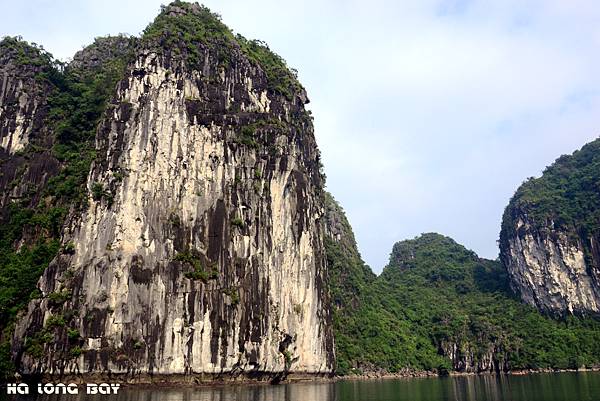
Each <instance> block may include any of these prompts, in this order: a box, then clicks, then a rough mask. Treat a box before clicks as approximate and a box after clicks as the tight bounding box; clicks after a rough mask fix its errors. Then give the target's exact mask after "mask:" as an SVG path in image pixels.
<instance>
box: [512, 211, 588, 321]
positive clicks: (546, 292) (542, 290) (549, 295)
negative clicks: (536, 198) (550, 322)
mask: <svg viewBox="0 0 600 401" xmlns="http://www.w3.org/2000/svg"><path fill="white" fill-rule="evenodd" d="M516 221H517V224H516V227H515V228H514V236H512V237H511V238H510V239H507V241H506V246H505V247H504V248H503V249H502V260H503V261H504V263H505V265H506V267H507V269H508V273H509V275H510V278H511V286H512V287H513V289H514V290H515V291H516V292H517V293H519V294H520V295H521V298H522V299H523V300H524V301H525V302H526V303H528V304H530V305H532V306H535V307H537V308H538V309H540V310H542V311H545V312H550V313H559V314H562V313H571V314H590V313H592V314H597V313H599V312H600V285H599V278H600V276H599V273H600V272H599V270H598V269H597V268H596V267H595V266H598V264H597V262H598V259H597V258H596V257H591V258H589V259H588V258H586V249H585V247H584V244H583V241H582V240H581V239H579V238H578V239H573V237H572V236H571V237H570V236H569V233H568V232H564V231H561V230H554V229H551V228H549V229H543V230H539V229H538V228H537V227H536V226H534V225H533V224H532V222H530V221H529V220H528V217H527V215H526V214H523V215H520V216H519V217H518V219H517V220H516ZM589 241H590V248H591V249H593V250H595V253H594V255H598V254H597V242H596V241H595V240H594V239H593V238H592V239H590V240H589Z"/></svg>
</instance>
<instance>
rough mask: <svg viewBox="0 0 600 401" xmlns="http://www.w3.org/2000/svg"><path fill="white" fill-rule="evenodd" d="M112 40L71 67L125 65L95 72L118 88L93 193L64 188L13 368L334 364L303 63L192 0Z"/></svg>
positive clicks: (207, 373)
mask: <svg viewBox="0 0 600 401" xmlns="http://www.w3.org/2000/svg"><path fill="white" fill-rule="evenodd" d="M113 40H114V42H113V43H109V44H108V45H107V44H106V43H105V42H103V41H102V40H100V41H97V42H96V43H95V44H94V46H93V47H91V48H89V49H88V50H87V51H84V52H83V53H81V54H78V55H76V56H75V57H74V60H73V62H72V63H71V64H70V65H68V66H66V67H65V68H64V71H66V72H69V69H70V71H71V72H70V74H72V76H74V77H75V78H73V79H76V78H77V77H80V75H81V74H83V75H85V71H87V70H88V69H97V68H100V69H103V70H106V69H109V70H110V71H111V72H114V71H121V76H118V79H116V80H111V79H110V78H112V77H113V76H114V74H109V75H110V76H107V77H106V78H107V79H106V81H105V82H97V83H96V84H97V86H98V87H100V86H102V85H101V84H105V85H106V86H105V87H104V88H105V89H106V91H107V92H106V93H107V96H106V104H105V105H104V107H103V109H102V112H101V113H100V114H99V118H98V120H97V123H95V124H94V129H93V133H94V141H95V146H94V147H93V152H92V153H90V154H93V155H94V157H93V162H92V164H91V166H90V168H89V173H87V174H86V177H87V178H86V179H85V181H84V183H83V184H84V191H83V194H84V196H82V197H79V198H78V199H77V202H71V203H69V204H68V206H67V213H66V217H65V220H64V224H63V225H62V226H61V228H60V236H59V239H60V244H61V245H60V246H61V250H60V251H59V252H58V253H57V254H56V256H55V257H54V258H53V259H52V261H51V262H50V264H49V266H48V268H47V269H45V271H44V273H43V275H42V277H41V279H40V281H39V283H38V287H39V290H40V293H39V294H34V295H33V296H32V298H33V299H32V300H31V301H30V302H29V304H28V306H27V310H26V311H25V312H24V313H23V314H22V316H20V318H19V319H18V323H17V324H16V327H15V330H14V335H13V341H12V355H13V359H14V362H15V363H16V367H17V368H18V370H19V371H20V372H21V373H23V374H58V373H60V374H63V373H64V374H84V373H88V374H106V373H111V374H123V375H127V377H128V378H132V379H139V380H149V379H150V378H151V377H158V376H160V375H178V376H181V377H183V378H184V380H204V379H205V378H209V379H210V378H215V377H223V378H225V377H229V378H235V377H244V378H256V379H261V378H266V379H270V380H280V379H281V378H283V377H285V376H287V375H290V374H291V375H304V374H310V375H315V374H318V375H325V374H329V373H330V372H331V371H332V367H333V360H334V351H333V333H332V326H331V316H330V311H329V300H328V292H327V287H326V285H325V283H324V279H325V274H326V265H325V253H324V248H323V237H324V231H323V222H322V218H323V213H324V209H323V199H324V194H323V190H322V188H323V185H324V182H323V177H322V173H321V171H320V166H321V165H320V156H319V151H318V149H317V146H316V142H315V139H314V134H313V126H312V118H311V116H310V114H309V113H308V112H307V111H306V110H305V108H304V105H305V104H306V103H307V101H308V100H307V97H306V93H305V91H304V89H303V88H302V86H301V85H300V84H299V83H298V81H297V80H296V77H295V75H294V73H293V72H291V71H290V70H289V69H288V68H287V67H286V66H285V63H284V62H283V61H282V60H281V59H280V58H279V57H278V56H276V55H275V54H274V53H272V52H271V51H270V50H269V49H268V48H267V47H266V46H265V45H264V44H262V43H260V42H256V41H248V40H246V39H244V38H243V37H241V36H239V35H238V36H234V35H233V34H232V32H231V31H230V30H229V29H228V28H227V27H225V26H224V25H223V24H222V23H221V22H220V20H219V18H218V17H217V16H216V15H214V14H212V13H211V12H210V11H209V10H207V9H206V8H204V7H202V6H199V5H197V4H189V3H183V2H174V3H172V4H170V5H169V6H166V7H164V8H163V10H162V11H161V13H160V15H159V16H158V17H157V18H156V20H155V21H154V22H153V23H152V24H151V25H149V26H148V28H147V29H146V30H145V32H144V34H143V35H142V37H141V38H140V39H127V38H120V39H113ZM78 71H83V72H82V73H81V74H79V75H78V73H77V72H78ZM66 72H61V73H63V74H64V73H66ZM94 76H97V75H94ZM83 81H85V79H84V80H83ZM86 82H87V81H86ZM84 83H85V82H84ZM59 90H60V88H59ZM58 100H60V99H58ZM58 100H57V101H58ZM59 117H60V116H59ZM64 125H65V124H63V125H60V124H57V125H49V126H50V127H54V128H56V127H58V128H57V129H63V130H64V128H65V126H64ZM66 125H69V124H66ZM67 128H69V129H70V128H73V127H71V126H68V127H67ZM69 129H68V130H67V132H66V133H64V132H63V131H61V132H63V133H64V134H65V135H71V142H73V141H77V134H78V129H77V127H75V128H74V129H73V132H70V131H69ZM13 131H14V130H13ZM11 132H12V131H11ZM11 132H9V135H13V136H15V134H14V133H11ZM22 132H25V130H22ZM50 135H51V136H52V135H54V136H56V135H57V133H56V132H54V133H51V134H50ZM20 137H23V135H21V136H20ZM20 137H19V138H20ZM73 137H74V138H73ZM82 140H83V141H85V139H82ZM3 143H4V142H3ZM11 146H12V145H11ZM19 146H21V145H19ZM49 148H51V149H52V151H56V149H55V148H56V146H55V147H50V146H49ZM9 150H10V149H8V148H7V149H6V151H9ZM59 150H60V149H59ZM55 198H57V196H54V197H52V196H50V197H46V198H45V199H46V202H52V201H53V199H55ZM185 378H187V379H185Z"/></svg>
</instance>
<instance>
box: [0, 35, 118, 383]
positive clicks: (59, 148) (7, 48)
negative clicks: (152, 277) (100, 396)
mask: <svg viewBox="0 0 600 401" xmlns="http://www.w3.org/2000/svg"><path fill="white" fill-rule="evenodd" d="M99 40H100V41H105V40H108V39H107V38H101V39H99ZM97 41H98V40H97ZM96 47H97V46H96V43H94V44H92V45H90V46H89V47H88V48H86V49H84V50H83V51H82V53H85V52H95V50H96ZM15 48H16V49H17V50H18V51H16V50H15ZM27 49H29V50H27ZM0 52H1V53H2V56H4V57H18V58H17V60H19V63H21V64H20V68H21V69H22V70H23V71H28V69H30V66H29V64H27V63H33V65H34V66H35V67H36V68H37V71H38V72H37V74H36V76H35V79H36V80H38V81H40V82H44V83H45V84H46V88H47V91H48V92H47V93H44V94H40V96H41V99H44V100H45V101H46V104H44V114H43V119H44V121H43V126H44V129H47V130H49V134H48V137H49V138H50V140H48V141H46V142H45V143H41V144H34V143H32V144H30V145H29V146H28V147H27V148H26V149H25V151H24V152H22V153H23V154H22V157H24V162H23V167H22V168H23V171H27V169H28V168H29V162H28V160H29V159H30V158H32V157H33V156H34V155H35V154H43V156H40V157H46V158H52V159H54V160H57V161H58V163H59V165H60V168H59V171H58V173H57V174H56V175H54V176H51V177H50V178H49V179H48V180H47V181H46V182H44V180H40V181H39V182H38V185H39V186H38V187H31V185H32V183H31V182H27V181H25V178H24V177H25V174H23V175H22V176H21V177H17V180H16V181H15V182H14V186H26V187H27V188H28V192H26V194H25V195H24V196H22V197H21V198H20V199H17V200H14V201H12V202H11V203H9V204H8V205H7V206H6V207H5V208H4V210H2V211H1V212H2V213H1V215H0V223H1V225H0V319H1V320H2V323H0V327H2V328H3V333H2V336H0V338H1V340H2V341H1V343H0V359H1V360H0V377H6V376H8V375H10V374H11V371H12V369H13V367H12V365H11V363H10V358H9V352H8V350H9V341H10V336H11V331H12V325H13V323H14V319H15V318H16V315H17V312H18V311H20V310H21V309H22V308H23V307H24V306H25V305H26V304H27V302H28V301H29V300H30V299H31V298H32V297H36V296H38V294H37V293H36V283H37V280H38V279H39V277H40V276H41V274H42V272H43V271H44V269H45V268H46V267H47V266H48V264H49V263H50V261H51V260H52V259H53V258H54V257H55V256H56V255H57V253H58V251H59V248H60V238H61V235H62V232H61V228H62V225H63V222H64V219H65V218H66V216H67V214H68V213H69V210H74V209H80V208H82V207H84V205H85V200H86V198H87V189H86V186H85V184H86V180H87V175H88V172H89V168H90V165H91V162H92V160H93V159H94V157H95V150H94V141H95V135H96V127H97V125H98V121H99V119H100V117H101V116H102V113H103V112H104V110H105V109H106V105H107V103H108V101H109V100H110V97H111V96H112V93H113V91H114V88H115V84H116V82H117V81H118V80H119V79H120V78H121V77H122V76H123V72H124V67H125V65H126V63H127V53H122V54H118V55H111V56H110V57H104V59H102V57H100V59H101V60H102V61H103V62H101V63H100V64H99V65H97V66H85V68H83V67H82V68H71V67H67V66H65V65H63V64H62V63H60V62H58V61H56V60H54V59H53V58H52V56H51V55H49V54H48V53H46V52H44V51H43V50H41V49H40V48H38V47H31V48H29V45H28V44H27V43H26V42H22V41H18V42H17V44H15V39H12V38H6V39H4V40H3V41H2V42H0ZM24 55H26V56H27V57H28V58H27V59H25V58H24V57H25V56H24ZM36 55H37V56H36ZM96 56H98V55H97V54H96ZM100 56H101V55H100ZM81 58H83V59H85V56H81ZM41 62H44V63H46V64H45V65H43V68H41V69H40V68H39V67H42V65H41V64H40V63H41ZM34 136H41V134H40V133H34ZM18 180H22V181H18ZM34 199H38V201H36V202H34Z"/></svg>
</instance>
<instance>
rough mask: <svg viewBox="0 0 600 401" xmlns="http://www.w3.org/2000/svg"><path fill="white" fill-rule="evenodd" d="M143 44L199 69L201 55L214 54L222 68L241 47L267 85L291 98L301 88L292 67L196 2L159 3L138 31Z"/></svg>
mask: <svg viewBox="0 0 600 401" xmlns="http://www.w3.org/2000/svg"><path fill="white" fill-rule="evenodd" d="M142 42H143V44H144V46H146V47H150V48H152V49H154V50H156V51H157V52H159V53H161V54H167V55H168V56H170V57H172V58H174V59H177V58H181V59H183V60H184V61H185V62H186V63H187V65H188V66H189V67H191V68H194V69H197V70H202V67H203V63H204V59H205V57H207V56H208V57H216V59H217V60H216V61H217V64H219V65H220V66H221V67H223V68H228V67H232V66H231V63H232V59H231V55H232V54H235V52H236V51H241V52H242V53H243V54H244V55H245V56H246V58H247V60H248V61H249V62H250V63H252V64H254V65H255V66H258V67H260V68H261V69H262V70H263V71H264V73H265V75H266V78H267V88H268V89H269V90H270V91H272V92H274V93H279V94H281V95H283V96H285V97H286V98H287V99H288V100H292V98H293V96H294V94H298V93H301V92H302V91H303V90H304V89H303V87H302V85H301V84H300V82H299V81H298V77H297V73H296V71H295V70H293V69H290V68H289V67H288V66H287V64H286V62H285V60H284V59H283V58H281V57H280V56H279V55H277V54H276V53H274V52H273V51H272V50H270V49H269V47H268V46H267V44H266V43H264V42H262V41H259V40H248V39H246V38H244V37H243V36H242V35H239V34H237V35H234V33H233V32H232V31H231V29H229V28H228V27H227V26H226V25H225V24H224V23H223V22H221V16H220V15H219V14H216V13H213V12H211V11H210V10H209V9H208V8H207V7H205V6H203V5H199V4H198V3H187V2H183V1H174V2H172V3H171V4H169V5H168V6H163V7H162V9H161V12H160V14H159V15H158V16H157V17H156V18H155V19H154V21H153V22H152V23H151V24H150V25H148V26H147V27H146V29H145V30H144V33H143V35H142Z"/></svg>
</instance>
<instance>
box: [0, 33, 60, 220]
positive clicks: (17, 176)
mask: <svg viewBox="0 0 600 401" xmlns="http://www.w3.org/2000/svg"><path fill="white" fill-rule="evenodd" d="M50 59H51V57H50V56H49V55H48V54H47V53H45V52H44V51H43V50H42V49H41V48H38V47H34V46H32V45H29V44H27V43H25V42H23V41H21V40H20V39H19V38H10V37H6V38H4V39H3V40H2V41H0V163H2V175H0V208H4V207H5V206H6V205H7V204H8V203H9V202H10V201H11V200H21V199H23V198H26V197H27V196H28V195H31V194H36V192H37V190H38V189H39V188H40V187H41V186H43V185H44V183H45V182H46V181H47V179H48V178H49V177H50V176H52V175H54V174H56V172H57V170H58V162H57V160H56V159H55V158H54V157H52V156H51V155H50V154H48V153H47V152H44V150H45V149H47V148H48V146H49V145H51V143H52V141H53V139H52V136H51V135H50V132H49V131H48V130H47V129H46V128H45V127H44V124H43V121H44V118H45V117H46V114H47V112H48V105H47V99H48V95H49V94H50V93H51V91H52V90H53V87H52V85H51V84H49V83H48V82H47V81H46V80H44V79H41V78H40V77H41V76H42V75H43V74H45V73H47V72H48V71H49V70H50V69H51V65H50ZM32 148H33V149H34V150H35V152H31V154H29V155H28V157H27V158H25V157H24V156H25V155H24V153H25V151H26V150H29V149H32ZM34 198H35V197H34ZM34 200H37V199H34ZM32 201H33V200H32Z"/></svg>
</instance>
